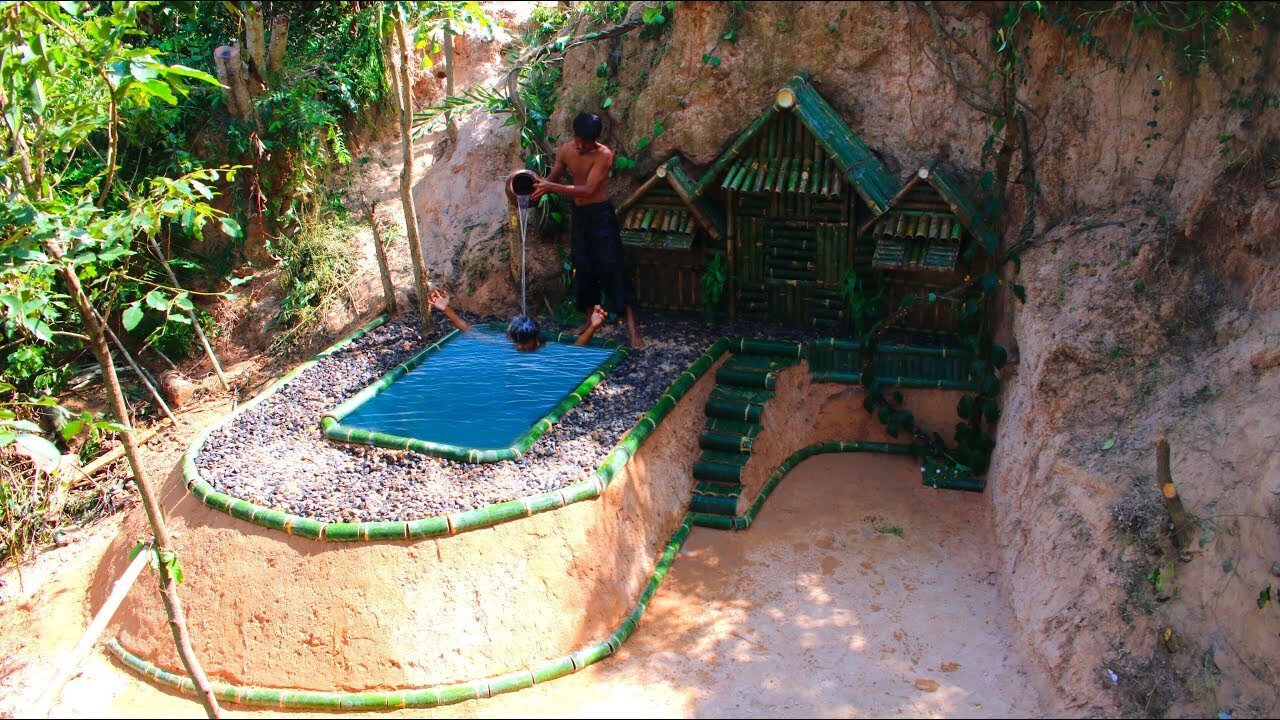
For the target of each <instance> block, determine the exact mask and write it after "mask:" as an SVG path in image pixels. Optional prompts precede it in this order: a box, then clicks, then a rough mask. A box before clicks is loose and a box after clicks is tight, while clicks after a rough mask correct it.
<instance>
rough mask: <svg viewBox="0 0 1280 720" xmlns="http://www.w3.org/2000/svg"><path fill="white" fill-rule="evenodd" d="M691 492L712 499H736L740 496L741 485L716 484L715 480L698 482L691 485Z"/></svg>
mask: <svg viewBox="0 0 1280 720" xmlns="http://www.w3.org/2000/svg"><path fill="white" fill-rule="evenodd" d="M693 491H694V492H695V493H698V494H699V495H709V496H713V497H731V498H736V497H738V496H740V495H742V483H725V482H716V481H715V480H699V481H697V482H695V483H694V484H693Z"/></svg>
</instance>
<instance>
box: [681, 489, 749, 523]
mask: <svg viewBox="0 0 1280 720" xmlns="http://www.w3.org/2000/svg"><path fill="white" fill-rule="evenodd" d="M689 510H690V511H691V512H696V513H706V514H708V515H726V516H729V517H733V516H734V515H736V514H737V513H738V498H736V497H728V496H724V495H703V494H701V493H698V492H696V491H695V492H694V493H693V497H692V498H691V499H690V501H689Z"/></svg>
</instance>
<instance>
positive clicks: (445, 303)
mask: <svg viewBox="0 0 1280 720" xmlns="http://www.w3.org/2000/svg"><path fill="white" fill-rule="evenodd" d="M427 300H428V301H429V302H430V303H431V307H434V308H435V309H437V310H439V311H440V312H442V313H444V316H445V317H447V318H449V322H451V323H453V326H454V327H456V328H458V329H459V330H461V331H462V332H466V331H468V330H470V329H471V323H469V322H467V321H466V320H463V319H462V318H461V317H460V316H459V315H458V313H456V312H454V311H453V308H451V307H449V293H447V292H445V291H443V290H432V291H431V295H430V296H428V298H427Z"/></svg>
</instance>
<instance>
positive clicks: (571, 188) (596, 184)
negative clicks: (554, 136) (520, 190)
mask: <svg viewBox="0 0 1280 720" xmlns="http://www.w3.org/2000/svg"><path fill="white" fill-rule="evenodd" d="M557 162H558V161H557ZM612 166H613V152H612V151H609V150H604V149H602V150H601V151H600V157H599V158H597V159H596V161H595V163H593V164H592V165H591V172H590V173H588V175H587V181H586V182H585V183H583V184H581V185H561V184H560V183H558V182H555V179H556V178H555V176H554V174H553V175H549V176H548V177H547V179H545V180H539V181H538V184H537V187H536V189H534V191H533V199H535V200H537V199H538V198H540V197H542V196H543V195H547V194H549V193H559V194H561V195H568V196H569V197H575V198H589V197H593V196H594V195H596V194H597V193H599V192H600V188H602V187H604V184H605V183H607V182H608V181H609V168H610V167H612Z"/></svg>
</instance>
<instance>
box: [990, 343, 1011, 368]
mask: <svg viewBox="0 0 1280 720" xmlns="http://www.w3.org/2000/svg"><path fill="white" fill-rule="evenodd" d="M1008 362H1009V351H1008V350H1005V349H1004V347H1003V346H1000V345H994V346H992V348H991V364H992V365H994V366H995V367H996V369H997V370H1000V369H1002V368H1003V367H1004V366H1005V364H1006V363H1008Z"/></svg>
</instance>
